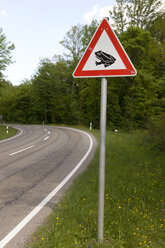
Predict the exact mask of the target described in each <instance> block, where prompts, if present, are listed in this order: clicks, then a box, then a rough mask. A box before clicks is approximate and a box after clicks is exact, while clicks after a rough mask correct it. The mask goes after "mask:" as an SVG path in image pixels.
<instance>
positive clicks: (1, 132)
mask: <svg viewBox="0 0 165 248" xmlns="http://www.w3.org/2000/svg"><path fill="white" fill-rule="evenodd" d="M17 133H18V130H17V129H15V128H12V127H8V134H7V132H6V126H2V125H0V140H2V139H7V138H10V137H12V136H14V135H15V134H17Z"/></svg>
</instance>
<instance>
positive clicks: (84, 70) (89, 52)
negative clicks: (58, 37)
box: [73, 19, 137, 78]
mask: <svg viewBox="0 0 165 248" xmlns="http://www.w3.org/2000/svg"><path fill="white" fill-rule="evenodd" d="M136 73H137V72H136V69H135V68H134V66H133V64H132V63H131V61H130V59H129V57H128V55H127V54H126V52H125V50H124V48H123V47H122V45H121V43H120V41H119V40H118V38H117V36H116V35H115V33H114V32H113V30H112V29H111V27H110V25H109V23H108V21H107V19H103V20H102V22H101V24H100V26H99V27H98V29H97V30H96V32H95V34H94V36H93V38H92V39H91V41H90V43H89V45H88V47H87V49H86V51H85V53H84V55H83V57H82V58H81V60H80V62H79V64H78V65H77V67H76V69H75V71H74V73H73V77H80V78H81V77H82V78H83V77H120V76H135V75H136Z"/></svg>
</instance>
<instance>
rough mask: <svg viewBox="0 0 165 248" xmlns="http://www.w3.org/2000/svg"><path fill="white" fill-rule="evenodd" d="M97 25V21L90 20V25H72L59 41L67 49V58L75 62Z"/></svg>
mask: <svg viewBox="0 0 165 248" xmlns="http://www.w3.org/2000/svg"><path fill="white" fill-rule="evenodd" d="M96 27H97V21H92V23H91V25H89V26H88V25H81V24H78V25H77V26H73V27H72V28H71V29H70V30H69V31H68V32H67V34H66V36H65V37H64V39H63V40H62V41H61V42H60V43H61V44H62V45H63V46H64V47H65V48H66V49H67V50H68V51H69V54H68V57H69V59H71V60H73V62H74V63H75V64H76V63H77V62H78V61H79V60H80V58H81V56H82V54H83V52H84V51H85V49H86V47H87V45H88V43H89V41H90V39H91V38H92V36H93V34H94V32H95V30H96Z"/></svg>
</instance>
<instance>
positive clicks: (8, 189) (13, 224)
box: [0, 125, 96, 248]
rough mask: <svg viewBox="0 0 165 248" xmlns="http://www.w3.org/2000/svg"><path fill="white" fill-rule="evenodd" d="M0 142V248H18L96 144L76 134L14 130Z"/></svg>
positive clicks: (44, 128)
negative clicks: (9, 137)
mask: <svg viewBox="0 0 165 248" xmlns="http://www.w3.org/2000/svg"><path fill="white" fill-rule="evenodd" d="M15 127H16V128H18V129H19V134H18V135H17V136H16V137H14V138H12V139H8V140H4V141H0V240H1V241H0V248H3V247H5V248H22V247H24V245H25V243H26V242H27V240H28V238H29V237H30V235H31V234H32V233H33V232H34V231H35V230H36V228H37V227H38V226H39V225H40V224H41V223H43V221H44V219H45V217H46V216H48V215H49V214H50V212H51V210H52V208H53V207H54V206H55V204H57V203H58V202H59V200H60V198H61V197H62V195H63V194H64V192H65V191H66V190H67V189H68V187H69V186H70V185H71V183H72V182H73V180H74V178H75V177H76V176H77V175H78V174H79V173H81V172H82V171H83V170H84V169H85V168H86V166H87V164H88V163H89V161H90V160H91V159H92V157H93V155H94V152H95V149H96V141H95V139H94V137H92V136H91V135H89V134H87V133H85V132H82V131H80V130H76V129H69V128H63V127H51V126H28V125H22V126H21V125H17V126H15Z"/></svg>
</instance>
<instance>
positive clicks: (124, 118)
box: [0, 0, 165, 131]
mask: <svg viewBox="0 0 165 248" xmlns="http://www.w3.org/2000/svg"><path fill="white" fill-rule="evenodd" d="M109 17H110V20H111V21H112V23H113V24H112V28H113V30H114V31H115V33H116V34H117V36H118V38H119V40H120V42H121V43H122V45H123V47H124V49H125V50H126V52H127V54H128V56H129V58H130V59H131V61H132V63H133V64H134V66H135V68H136V70H137V75H136V77H117V78H113V77H111V78H108V97H107V127H108V128H110V129H112V130H113V129H124V130H131V129H145V128H147V127H148V126H149V125H150V126H153V125H154V124H153V123H158V125H159V126H160V123H164V121H165V10H164V9H163V3H162V2H161V1H159V0H134V1H133V0H132V1H130V0H128V1H125V0H117V1H116V4H115V6H114V8H113V10H112V11H110V12H109ZM98 24H99V23H98V22H97V21H96V20H93V21H92V22H91V24H89V25H87V24H86V25H82V24H77V25H75V26H73V27H71V29H70V30H69V31H68V32H67V33H66V35H65V37H64V38H63V40H62V41H60V43H61V45H62V46H63V47H64V50H65V51H66V52H67V53H65V54H63V55H60V56H59V55H53V54H52V58H51V59H50V58H43V59H41V60H40V63H39V65H38V69H37V71H36V73H35V74H34V75H33V76H32V77H31V78H30V79H26V80H23V81H22V83H21V84H20V85H19V86H13V85H12V82H9V81H7V80H6V79H5V77H4V75H3V72H4V70H5V69H6V67H7V66H8V65H9V64H10V63H12V56H11V52H12V50H13V49H14V44H12V43H11V42H9V41H7V37H6V36H5V34H4V33H3V30H2V28H1V29H0V115H1V116H3V121H5V122H7V123H25V124H43V123H45V124H65V125H85V126H88V125H89V123H90V122H92V123H93V127H95V128H99V120H100V88H101V87H100V84H101V82H100V81H101V80H100V78H89V79H88V78H83V79H77V78H73V76H72V73H73V71H74V69H75V67H76V65H77V63H78V61H79V60H80V58H81V56H82V55H83V53H84V51H85V49H86V47H87V45H88V43H89V41H90V39H91V37H92V36H93V34H94V32H95V30H96V28H97V27H98ZM162 128H163V127H162ZM164 131H165V130H164Z"/></svg>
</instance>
